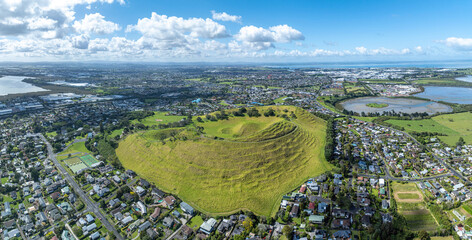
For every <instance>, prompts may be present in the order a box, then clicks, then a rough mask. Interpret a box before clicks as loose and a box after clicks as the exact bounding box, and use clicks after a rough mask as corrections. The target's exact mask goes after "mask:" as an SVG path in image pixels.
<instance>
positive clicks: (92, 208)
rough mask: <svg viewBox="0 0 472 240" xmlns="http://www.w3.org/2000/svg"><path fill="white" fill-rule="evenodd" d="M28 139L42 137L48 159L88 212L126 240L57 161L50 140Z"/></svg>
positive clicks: (38, 135)
mask: <svg viewBox="0 0 472 240" xmlns="http://www.w3.org/2000/svg"><path fill="white" fill-rule="evenodd" d="M27 137H40V138H41V140H43V142H44V143H45V144H46V146H47V149H48V158H49V159H51V160H52V162H53V163H54V165H56V167H57V168H58V169H59V171H61V173H62V175H63V176H64V177H65V179H66V180H67V182H68V183H69V185H70V186H71V187H72V188H73V189H74V191H75V193H76V194H77V195H79V197H80V198H81V199H82V201H83V202H84V204H85V206H87V209H88V211H90V212H93V213H94V214H95V216H97V217H98V218H99V219H100V221H101V222H102V224H103V226H105V227H106V228H107V229H108V231H110V232H112V233H113V234H114V235H115V237H116V238H117V239H120V240H124V238H123V237H122V236H121V235H120V233H118V231H116V229H115V227H113V225H112V224H111V223H110V222H109V221H108V219H107V218H106V216H105V215H104V214H103V213H102V212H101V211H100V208H99V206H98V205H97V203H95V202H94V201H92V200H90V198H89V197H88V196H87V194H86V193H85V192H84V191H83V190H82V188H81V187H80V186H79V184H77V182H76V181H75V180H74V178H73V177H72V176H71V175H70V174H69V172H67V171H66V169H64V167H63V166H62V165H61V164H60V163H59V161H58V160H57V159H56V155H55V154H54V151H53V148H52V145H51V143H49V142H48V140H47V139H46V138H45V137H44V136H43V135H42V134H34V135H32V134H30V135H27Z"/></svg>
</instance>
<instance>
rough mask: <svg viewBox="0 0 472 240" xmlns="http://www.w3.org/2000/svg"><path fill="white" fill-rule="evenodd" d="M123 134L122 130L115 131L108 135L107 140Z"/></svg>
mask: <svg viewBox="0 0 472 240" xmlns="http://www.w3.org/2000/svg"><path fill="white" fill-rule="evenodd" d="M122 133H123V128H121V129H116V130H114V131H113V132H111V133H110V135H108V137H109V138H115V137H116V136H120V135H121V134H122Z"/></svg>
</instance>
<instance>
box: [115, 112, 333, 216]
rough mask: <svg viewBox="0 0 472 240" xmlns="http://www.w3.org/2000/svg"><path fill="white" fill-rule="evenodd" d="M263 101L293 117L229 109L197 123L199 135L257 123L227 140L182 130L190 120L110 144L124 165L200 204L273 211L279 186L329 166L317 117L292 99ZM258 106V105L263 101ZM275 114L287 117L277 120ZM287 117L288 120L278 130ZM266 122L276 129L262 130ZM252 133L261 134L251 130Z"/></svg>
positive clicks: (214, 210)
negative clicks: (245, 134) (171, 134)
mask: <svg viewBox="0 0 472 240" xmlns="http://www.w3.org/2000/svg"><path fill="white" fill-rule="evenodd" d="M271 107H272V108H273V109H274V110H276V112H277V114H283V113H284V112H283V110H284V109H287V110H288V112H289V113H290V111H294V113H295V115H296V116H297V118H296V119H293V120H292V122H288V121H286V120H283V119H282V118H277V117H264V116H261V117H259V118H253V119H249V117H231V118H230V119H229V120H222V121H219V122H205V123H201V125H203V126H205V129H204V131H205V135H212V134H211V133H207V132H206V131H211V132H213V134H219V135H220V136H222V135H221V134H222V133H221V132H222V131H219V130H218V129H220V130H222V129H226V128H229V129H231V131H235V129H239V130H238V131H240V129H243V128H245V124H246V123H256V124H254V126H257V127H254V126H252V125H253V124H251V128H252V129H253V130H254V131H255V132H254V134H253V135H251V136H252V137H251V138H250V139H251V141H248V138H244V139H243V140H240V139H236V138H234V137H233V138H232V139H231V141H227V140H215V139H213V138H201V137H200V134H197V135H192V134H190V133H188V132H191V131H192V130H191V128H183V129H180V130H179V131H181V132H177V133H175V134H176V135H177V136H182V134H186V135H185V138H180V137H179V138H178V139H181V140H168V141H166V142H164V143H162V142H160V141H150V140H149V137H151V136H149V134H148V135H147V134H143V133H137V134H133V135H130V136H128V137H127V138H126V139H124V140H123V141H121V142H120V145H119V147H118V149H117V150H116V152H117V155H118V157H119V159H120V161H121V162H122V164H123V166H124V167H125V168H128V169H132V170H134V171H135V172H137V173H138V174H139V175H140V177H143V178H145V179H147V180H149V181H151V182H153V183H155V184H156V185H158V186H159V187H160V188H162V189H163V190H164V191H167V192H171V193H174V194H177V195H178V196H179V197H180V198H181V199H183V200H184V201H185V202H187V203H189V204H191V205H192V206H194V207H195V208H197V209H198V210H199V211H201V212H204V213H207V214H211V215H227V214H230V213H234V212H237V211H239V210H241V209H249V210H251V211H253V212H255V213H256V214H259V215H266V216H268V215H274V214H275V213H276V212H277V210H278V207H279V204H280V200H281V198H282V196H283V195H284V194H286V193H287V192H290V191H291V190H293V189H294V188H296V187H297V186H299V185H300V184H301V183H303V182H304V181H306V180H307V179H308V178H310V177H314V176H317V175H319V174H321V173H323V172H325V171H327V170H331V169H332V166H331V165H330V164H329V163H328V162H326V160H325V158H324V145H325V137H326V122H325V121H324V120H322V119H319V118H317V117H315V116H314V115H312V114H310V113H308V112H306V111H305V110H302V109H299V108H295V107H290V106H277V107H274V106H271ZM258 109H259V111H260V112H263V111H266V110H267V109H268V107H259V108H258ZM280 121H285V122H286V123H287V124H278V122H280ZM218 123H219V124H218ZM287 125H288V126H289V127H290V125H296V128H292V130H291V131H285V130H286V129H287V128H286V126H287ZM274 126H275V127H274ZM268 129H272V131H274V132H279V131H280V132H282V133H283V134H281V135H278V134H277V133H273V134H269V133H268V131H267V130H268ZM289 129H290V128H289ZM175 130H176V131H177V130H178V129H175ZM154 131H169V130H154ZM171 131H173V130H171ZM186 132H187V133H186ZM223 134H227V135H228V136H229V137H231V136H233V134H228V133H223ZM257 134H260V135H262V136H261V137H255V136H254V135H257ZM145 135H147V138H144V137H143V136H145ZM154 135H155V136H158V135H159V134H157V133H155V134H154ZM160 136H161V137H162V135H160ZM267 136H272V137H267ZM273 136H275V137H273ZM162 139H165V137H164V138H162ZM182 139H187V140H182Z"/></svg>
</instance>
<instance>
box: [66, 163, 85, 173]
mask: <svg viewBox="0 0 472 240" xmlns="http://www.w3.org/2000/svg"><path fill="white" fill-rule="evenodd" d="M69 168H70V170H72V172H74V173H78V172H79V171H81V170H83V169H86V168H88V167H87V165H85V164H84V163H79V164H76V165H73V166H69Z"/></svg>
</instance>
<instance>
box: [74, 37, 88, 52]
mask: <svg viewBox="0 0 472 240" xmlns="http://www.w3.org/2000/svg"><path fill="white" fill-rule="evenodd" d="M89 41H90V38H89V37H88V36H87V35H80V36H75V37H72V39H71V42H72V46H73V47H74V48H77V49H87V48H88V46H89Z"/></svg>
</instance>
